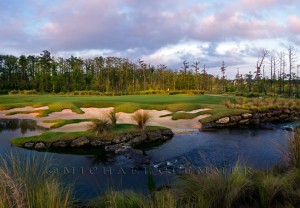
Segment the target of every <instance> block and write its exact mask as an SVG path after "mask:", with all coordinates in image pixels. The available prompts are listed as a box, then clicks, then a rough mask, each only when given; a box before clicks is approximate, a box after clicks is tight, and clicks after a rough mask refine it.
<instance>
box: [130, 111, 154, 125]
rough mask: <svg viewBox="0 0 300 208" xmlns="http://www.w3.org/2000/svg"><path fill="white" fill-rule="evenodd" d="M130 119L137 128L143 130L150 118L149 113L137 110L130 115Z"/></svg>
mask: <svg viewBox="0 0 300 208" xmlns="http://www.w3.org/2000/svg"><path fill="white" fill-rule="evenodd" d="M132 118H133V120H134V121H136V122H137V124H138V127H139V128H141V129H145V126H146V124H147V122H149V120H150V118H151V116H150V115H149V113H147V112H146V111H144V110H137V111H136V112H135V113H134V114H133V115H132Z"/></svg>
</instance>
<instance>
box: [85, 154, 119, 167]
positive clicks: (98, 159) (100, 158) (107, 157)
mask: <svg viewBox="0 0 300 208" xmlns="http://www.w3.org/2000/svg"><path fill="white" fill-rule="evenodd" d="M86 158H87V159H88V160H90V161H91V164H92V165H98V164H103V165H113V164H114V163H115V155H113V154H110V153H107V152H105V151H104V152H103V153H100V154H99V153H98V154H94V155H87V156H86Z"/></svg>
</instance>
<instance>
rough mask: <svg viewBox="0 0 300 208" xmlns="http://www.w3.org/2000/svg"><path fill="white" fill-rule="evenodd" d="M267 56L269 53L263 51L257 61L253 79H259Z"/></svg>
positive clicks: (265, 50)
mask: <svg viewBox="0 0 300 208" xmlns="http://www.w3.org/2000/svg"><path fill="white" fill-rule="evenodd" d="M268 54H269V52H268V51H267V49H263V51H262V57H261V59H259V58H258V59H257V63H256V72H255V73H256V75H255V79H259V77H260V75H261V66H262V65H263V63H264V59H265V58H266V57H267V56H268Z"/></svg>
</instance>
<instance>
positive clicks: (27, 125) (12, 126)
mask: <svg viewBox="0 0 300 208" xmlns="http://www.w3.org/2000/svg"><path fill="white" fill-rule="evenodd" d="M18 129H21V133H22V134H25V133H26V132H27V131H35V130H41V129H43V128H42V127H40V126H38V125H37V122H36V121H34V120H30V119H0V132H2V131H3V130H11V131H16V130H18Z"/></svg>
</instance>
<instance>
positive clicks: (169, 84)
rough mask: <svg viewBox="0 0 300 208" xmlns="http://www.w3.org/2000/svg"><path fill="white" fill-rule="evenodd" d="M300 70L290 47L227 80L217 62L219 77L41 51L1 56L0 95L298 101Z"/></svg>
mask: <svg viewBox="0 0 300 208" xmlns="http://www.w3.org/2000/svg"><path fill="white" fill-rule="evenodd" d="M296 69H297V70H296ZM298 69H299V65H297V64H296V52H295V48H294V47H292V46H290V47H289V48H288V53H287V57H286V54H285V53H284V52H279V53H278V52H269V51H267V50H263V53H262V57H260V59H259V60H258V61H257V65H256V69H255V70H254V72H253V73H252V72H251V71H250V72H249V73H248V74H245V75H242V74H239V72H237V74H236V77H235V79H233V80H230V79H228V78H227V76H226V64H225V62H224V61H222V62H221V63H220V71H221V73H222V76H221V77H219V76H215V75H212V74H210V73H209V72H208V68H207V67H206V64H201V63H200V62H199V61H195V62H194V63H191V64H190V63H188V62H187V61H184V62H183V63H182V67H181V68H179V69H177V70H171V69H169V68H168V67H167V66H166V65H164V64H159V65H157V66H153V65H150V64H147V63H145V62H144V61H142V60H138V61H137V62H132V61H130V60H128V59H124V58H118V57H106V58H104V57H102V56H100V57H95V58H87V59H82V58H79V57H75V56H71V57H69V58H66V59H65V58H62V57H58V58H55V57H53V56H51V53H50V52H49V51H47V50H44V51H43V52H42V53H41V54H40V55H38V56H34V55H29V56H25V55H21V56H19V57H16V56H13V55H0V91H1V92H2V93H7V92H9V91H11V90H35V91H37V92H40V93H60V92H64V93H67V92H74V91H86V90H88V91H89V90H93V91H99V92H103V93H108V92H113V93H114V92H115V93H118V94H128V93H134V92H140V91H149V90H161V91H182V90H198V91H209V92H216V93H222V92H239V91H240V92H257V93H267V92H272V93H277V94H284V95H288V96H298V85H299V77H298ZM296 71H297V72H296ZM267 73H269V75H268V74H267Z"/></svg>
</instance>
